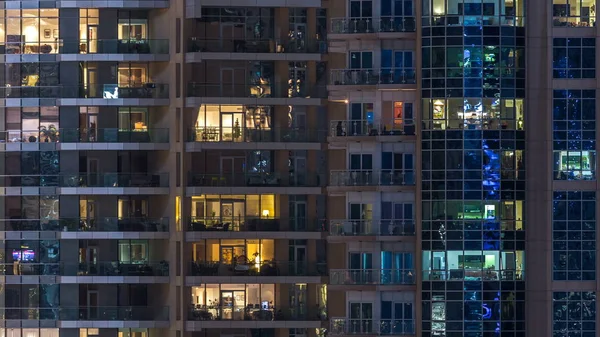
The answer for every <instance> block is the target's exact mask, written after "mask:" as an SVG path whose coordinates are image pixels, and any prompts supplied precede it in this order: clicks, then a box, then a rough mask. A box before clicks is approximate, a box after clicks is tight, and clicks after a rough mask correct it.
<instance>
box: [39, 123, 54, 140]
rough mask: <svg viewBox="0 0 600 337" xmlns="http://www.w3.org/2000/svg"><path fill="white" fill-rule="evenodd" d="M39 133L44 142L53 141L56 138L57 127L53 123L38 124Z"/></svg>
mask: <svg viewBox="0 0 600 337" xmlns="http://www.w3.org/2000/svg"><path fill="white" fill-rule="evenodd" d="M40 134H42V136H43V137H44V139H45V140H44V142H46V143H48V142H51V143H55V142H56V141H57V140H58V129H56V126H55V125H54V124H50V125H48V127H46V126H45V125H42V126H40Z"/></svg>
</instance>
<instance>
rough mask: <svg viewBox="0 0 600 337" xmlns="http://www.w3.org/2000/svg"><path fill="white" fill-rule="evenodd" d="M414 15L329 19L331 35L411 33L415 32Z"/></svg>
mask: <svg viewBox="0 0 600 337" xmlns="http://www.w3.org/2000/svg"><path fill="white" fill-rule="evenodd" d="M416 26H417V25H416V16H415V15H385V16H372V17H352V18H351V17H337V18H331V25H330V27H331V29H330V33H331V34H371V33H405V32H407V33H411V32H414V31H415V30H416Z"/></svg>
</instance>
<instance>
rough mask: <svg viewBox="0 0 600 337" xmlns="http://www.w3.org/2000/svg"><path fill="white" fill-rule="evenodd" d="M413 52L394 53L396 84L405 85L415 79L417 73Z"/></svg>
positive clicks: (394, 79)
mask: <svg viewBox="0 0 600 337" xmlns="http://www.w3.org/2000/svg"><path fill="white" fill-rule="evenodd" d="M413 57H414V56H413V52H412V51H402V50H396V51H394V67H393V69H394V78H393V82H392V83H394V84H403V83H407V82H408V81H410V80H412V79H414V76H415V71H414V69H413Z"/></svg>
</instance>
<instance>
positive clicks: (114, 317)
mask: <svg viewBox="0 0 600 337" xmlns="http://www.w3.org/2000/svg"><path fill="white" fill-rule="evenodd" d="M0 319H8V320H59V321H168V320H169V308H168V307H161V306H151V307H131V306H117V307H99V306H79V307H65V306H60V307H58V306H57V307H55V308H31V307H30V308H0Z"/></svg>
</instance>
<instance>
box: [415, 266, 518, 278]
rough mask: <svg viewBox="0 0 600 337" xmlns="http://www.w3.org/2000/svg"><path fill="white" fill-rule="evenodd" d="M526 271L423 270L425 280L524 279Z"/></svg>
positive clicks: (475, 269) (480, 269) (492, 269)
mask: <svg viewBox="0 0 600 337" xmlns="http://www.w3.org/2000/svg"><path fill="white" fill-rule="evenodd" d="M524 279H525V273H524V271H523V266H521V268H520V269H494V268H465V269H448V270H446V269H431V270H424V271H423V280H425V281H429V280H436V281H440V280H451V281H462V280H469V281H473V280H477V281H498V280H502V281H523V280H524Z"/></svg>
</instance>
